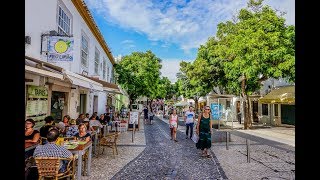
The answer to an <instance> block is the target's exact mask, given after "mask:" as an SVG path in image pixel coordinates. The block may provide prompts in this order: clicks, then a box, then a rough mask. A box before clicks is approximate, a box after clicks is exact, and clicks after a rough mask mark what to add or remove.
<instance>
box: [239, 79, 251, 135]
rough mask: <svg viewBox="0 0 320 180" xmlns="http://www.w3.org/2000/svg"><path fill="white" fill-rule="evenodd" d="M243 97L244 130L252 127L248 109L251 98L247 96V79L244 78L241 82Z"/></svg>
mask: <svg viewBox="0 0 320 180" xmlns="http://www.w3.org/2000/svg"><path fill="white" fill-rule="evenodd" d="M241 95H242V99H243V100H244V101H243V113H244V114H243V117H244V122H243V124H244V129H248V127H251V123H250V120H249V119H250V118H249V108H248V102H249V97H248V96H247V93H246V77H245V76H244V77H243V79H242V81H241Z"/></svg>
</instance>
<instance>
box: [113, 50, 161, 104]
mask: <svg viewBox="0 0 320 180" xmlns="http://www.w3.org/2000/svg"><path fill="white" fill-rule="evenodd" d="M161 67H162V66H161V59H160V58H158V57H156V55H155V54H153V53H152V52H151V51H146V52H133V53H131V54H130V55H127V56H124V57H123V58H122V60H121V61H120V62H119V63H118V64H116V65H115V70H116V73H117V81H118V83H119V84H120V85H121V87H123V88H124V89H125V90H126V91H127V93H128V95H129V99H130V104H132V103H133V102H134V101H135V100H136V99H137V98H138V97H139V96H146V97H148V98H153V97H156V96H158V93H159V92H158V90H159V86H158V84H159V82H160V74H161V73H160V69H161Z"/></svg>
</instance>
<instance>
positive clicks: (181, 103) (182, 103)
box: [173, 101, 189, 106]
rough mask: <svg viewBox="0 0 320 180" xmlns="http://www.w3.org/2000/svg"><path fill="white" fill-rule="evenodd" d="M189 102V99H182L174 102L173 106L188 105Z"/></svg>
mask: <svg viewBox="0 0 320 180" xmlns="http://www.w3.org/2000/svg"><path fill="white" fill-rule="evenodd" d="M188 105H189V103H188V102H187V101H180V102H177V103H176V104H174V105H173V106H188Z"/></svg>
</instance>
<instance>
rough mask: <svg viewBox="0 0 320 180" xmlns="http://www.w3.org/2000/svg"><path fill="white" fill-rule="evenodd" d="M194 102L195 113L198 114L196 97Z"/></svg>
mask: <svg viewBox="0 0 320 180" xmlns="http://www.w3.org/2000/svg"><path fill="white" fill-rule="evenodd" d="M194 104H195V106H194V108H195V111H196V114H198V97H197V98H195V100H194Z"/></svg>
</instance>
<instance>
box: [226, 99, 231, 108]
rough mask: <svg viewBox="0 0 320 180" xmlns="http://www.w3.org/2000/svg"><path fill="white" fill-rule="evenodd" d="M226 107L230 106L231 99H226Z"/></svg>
mask: <svg viewBox="0 0 320 180" xmlns="http://www.w3.org/2000/svg"><path fill="white" fill-rule="evenodd" d="M226 108H227V109H228V108H230V101H229V100H227V101H226Z"/></svg>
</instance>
